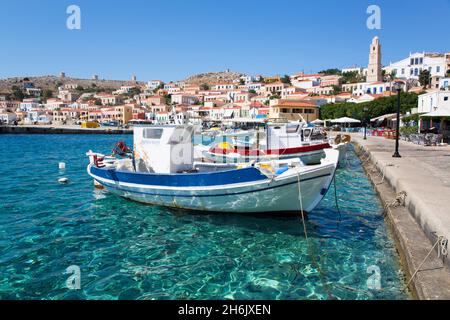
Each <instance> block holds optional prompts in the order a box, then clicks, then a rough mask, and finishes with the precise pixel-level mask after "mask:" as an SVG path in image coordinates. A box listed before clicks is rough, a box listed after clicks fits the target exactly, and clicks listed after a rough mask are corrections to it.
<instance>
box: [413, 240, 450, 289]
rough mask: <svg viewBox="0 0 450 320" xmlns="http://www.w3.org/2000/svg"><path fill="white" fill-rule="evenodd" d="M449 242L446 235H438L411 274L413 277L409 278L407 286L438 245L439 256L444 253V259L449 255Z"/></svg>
mask: <svg viewBox="0 0 450 320" xmlns="http://www.w3.org/2000/svg"><path fill="white" fill-rule="evenodd" d="M447 244H448V239H446V238H445V237H444V236H438V238H437V240H436V242H435V243H434V244H433V246H432V247H431V249H430V250H429V251H428V254H427V255H426V256H425V258H424V259H423V260H422V262H421V263H420V264H419V266H418V267H417V268H416V270H415V271H414V273H413V275H412V276H411V278H410V279H409V281H408V283H407V284H406V287H409V285H410V284H411V282H412V281H413V280H414V278H415V276H416V275H417V273H418V272H419V271H420V269H421V268H422V266H423V265H424V263H425V261H427V259H428V257H429V256H430V255H431V253H432V252H433V251H434V248H436V246H438V258H439V257H440V256H441V255H442V257H443V259H445V258H446V257H447V253H448V251H447ZM444 253H445V256H444Z"/></svg>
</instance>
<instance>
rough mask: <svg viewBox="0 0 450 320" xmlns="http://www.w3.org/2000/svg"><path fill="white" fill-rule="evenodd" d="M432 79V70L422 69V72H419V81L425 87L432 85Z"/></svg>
mask: <svg viewBox="0 0 450 320" xmlns="http://www.w3.org/2000/svg"><path fill="white" fill-rule="evenodd" d="M430 80H431V77H430V71H428V70H426V69H424V70H422V71H420V74H419V82H420V85H421V86H422V87H423V88H424V89H425V88H427V87H429V85H430Z"/></svg>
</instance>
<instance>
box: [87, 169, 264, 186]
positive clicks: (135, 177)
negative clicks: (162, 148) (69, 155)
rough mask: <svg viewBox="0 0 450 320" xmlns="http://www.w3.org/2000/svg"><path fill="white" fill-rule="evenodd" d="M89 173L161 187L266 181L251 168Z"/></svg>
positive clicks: (102, 170)
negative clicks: (167, 172) (201, 171)
mask: <svg viewBox="0 0 450 320" xmlns="http://www.w3.org/2000/svg"><path fill="white" fill-rule="evenodd" d="M91 173H92V174H93V175H95V176H98V177H100V178H104V179H108V180H113V181H116V182H119V181H120V182H126V183H134V184H141V185H147V186H162V187H202V186H204V187H208V186H220V185H227V184H236V183H245V182H252V181H254V182H258V181H262V180H267V177H266V176H265V175H263V174H262V173H261V172H260V171H259V170H258V169H256V168H253V167H250V168H244V169H239V170H227V171H218V172H207V173H186V174H155V173H150V174H149V173H137V172H124V171H115V170H114V169H113V170H111V169H99V168H97V167H91Z"/></svg>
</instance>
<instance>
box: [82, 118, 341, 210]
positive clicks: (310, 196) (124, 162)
mask: <svg viewBox="0 0 450 320" xmlns="http://www.w3.org/2000/svg"><path fill="white" fill-rule="evenodd" d="M192 138H193V127H192V126H189V125H178V126H171V125H168V126H135V127H134V150H133V154H134V155H133V157H132V158H131V159H130V158H125V159H123V158H122V159H119V158H117V159H116V160H111V159H112V158H111V156H105V155H103V154H100V153H95V152H92V151H89V152H88V153H87V155H88V156H89V159H90V161H89V165H88V167H87V172H88V174H89V175H90V176H91V177H92V178H93V179H94V180H95V182H96V183H97V184H99V185H101V186H102V187H104V189H106V190H107V191H109V192H111V193H113V194H116V195H118V196H121V197H124V198H127V199H130V200H134V201H137V202H142V203H145V204H151V205H158V206H165V207H171V208H181V209H188V210H196V211H206V212H231V213H280V212H283V213H288V212H296V213H298V212H299V211H304V212H306V213H308V212H311V211H312V210H313V209H314V208H315V207H316V206H317V205H318V204H319V202H320V201H321V200H322V198H323V197H324V196H325V194H326V192H327V190H328V188H329V186H330V184H331V181H332V179H333V177H334V173H335V170H336V167H337V161H338V152H337V151H335V150H333V149H327V151H326V152H327V156H326V158H324V159H322V161H321V163H320V164H317V165H313V166H306V165H304V164H303V163H302V162H301V160H300V159H299V158H292V159H286V160H277V161H270V162H259V163H257V162H252V163H249V164H227V163H202V162H196V161H194V157H193V152H194V150H193V142H192V140H193V139H192ZM105 159H107V160H108V166H105V165H104V161H105Z"/></svg>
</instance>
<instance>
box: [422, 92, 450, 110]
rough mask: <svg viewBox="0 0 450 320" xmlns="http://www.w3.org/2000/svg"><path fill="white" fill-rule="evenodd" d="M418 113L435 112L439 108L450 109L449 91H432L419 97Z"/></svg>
mask: <svg viewBox="0 0 450 320" xmlns="http://www.w3.org/2000/svg"><path fill="white" fill-rule="evenodd" d="M417 108H418V113H428V112H432V111H437V110H438V109H439V108H450V91H432V92H428V93H425V94H422V95H420V96H419V100H418V106H417Z"/></svg>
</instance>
